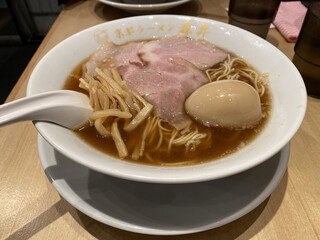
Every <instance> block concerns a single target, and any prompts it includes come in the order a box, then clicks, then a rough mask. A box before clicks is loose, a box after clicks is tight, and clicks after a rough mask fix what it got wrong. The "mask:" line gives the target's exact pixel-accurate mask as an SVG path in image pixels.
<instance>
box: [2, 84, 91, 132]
mask: <svg viewBox="0 0 320 240" xmlns="http://www.w3.org/2000/svg"><path fill="white" fill-rule="evenodd" d="M88 103H89V101H88V97H87V96H85V95H84V94H81V93H77V92H74V91H69V90H59V91H52V92H45V93H40V94H37V95H33V96H31V97H25V98H21V99H18V100H15V101H12V102H9V103H6V104H3V105H1V106H0V127H1V126H5V125H8V124H12V123H16V122H21V121H28V120H41V121H49V122H55V123H58V124H60V125H63V126H66V127H68V128H75V127H77V126H75V125H80V123H77V122H79V121H80V122H82V123H85V122H86V121H87V120H88V118H89V116H90V114H91V112H90V111H92V110H91V107H90V106H89V104H88ZM79 109H80V112H79ZM74 111H75V113H73V112H74ZM81 111H82V112H81ZM83 111H86V112H87V114H86V115H83ZM81 118H82V119H81Z"/></svg>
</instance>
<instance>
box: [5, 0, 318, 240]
mask: <svg viewBox="0 0 320 240" xmlns="http://www.w3.org/2000/svg"><path fill="white" fill-rule="evenodd" d="M227 6H228V1H226V0H210V1H208V0H193V1H191V2H189V3H186V4H184V5H181V6H179V7H176V8H173V9H169V10H167V11H165V12H163V13H166V14H182V15H191V16H199V17H204V18H209V19H214V20H218V21H222V22H227V21H228V16H227V12H226V10H225V8H226V7H227ZM129 16H132V14H131V13H128V12H125V11H123V10H120V9H116V8H112V7H109V6H106V5H104V4H102V3H99V2H98V1H94V0H87V1H84V0H82V1H69V3H68V4H67V6H66V7H65V8H64V9H63V10H62V12H61V14H60V15H59V16H58V18H57V20H56V21H55V23H54V25H53V26H52V28H51V30H50V31H49V33H48V34H47V36H46V37H45V38H44V40H43V41H42V43H41V45H40V47H39V48H38V50H37V52H36V53H35V55H34V56H33V58H32V59H31V61H30V62H29V64H28V66H27V68H26V69H25V71H24V72H23V74H22V76H21V77H20V79H19V81H18V82H17V84H16V86H15V87H14V89H13V90H12V92H11V93H10V95H9V97H8V99H7V102H9V101H12V100H15V99H18V98H21V97H24V96H25V93H26V86H27V84H28V78H29V76H30V74H31V72H32V70H33V68H34V67H35V65H36V64H37V62H38V61H39V60H40V59H41V58H42V57H43V56H44V55H45V54H46V53H47V52H48V51H49V50H50V49H51V48H52V47H54V46H55V45H56V44H58V43H59V42H61V41H62V40H64V39H65V38H67V37H69V36H71V35H72V34H74V33H77V32H79V31H81V30H83V29H85V28H88V27H91V26H93V25H96V24H99V23H103V22H106V21H110V20H114V19H118V18H123V17H129ZM267 41H269V42H270V43H272V44H273V45H274V46H276V47H277V48H279V49H280V50H281V51H282V52H283V53H284V54H285V55H287V56H288V58H290V59H292V57H293V54H294V51H293V47H294V44H292V43H287V42H286V40H285V39H284V38H283V37H282V36H281V34H280V33H279V32H278V31H277V30H276V29H271V30H270V31H269V34H268V37H267ZM279 67H281V66H279ZM284 91H285V89H284ZM292 97H293V98H294V96H292ZM319 121H320V99H316V98H312V97H308V108H307V113H306V117H305V120H304V122H303V124H302V126H301V128H300V130H299V131H298V133H297V134H296V135H295V137H294V138H293V139H292V141H291V153H290V159H289V166H288V169H287V171H286V173H285V175H284V177H283V179H282V180H281V182H280V184H279V185H278V187H277V188H276V189H275V191H274V192H273V193H272V194H271V196H270V197H269V198H268V199H267V200H265V201H264V202H263V203H262V204H260V205H259V206H258V207H257V208H256V209H254V210H253V211H252V212H250V213H249V214H247V215H245V216H243V217H242V218H240V219H238V220H236V221H234V222H232V223H229V224H227V225H225V226H222V227H219V228H216V229H212V230H209V231H205V232H201V233H195V234H190V235H184V236H167V237H161V236H151V235H142V234H136V233H130V232H126V231H123V230H119V229H115V228H113V227H110V226H107V225H104V224H102V223H100V222H97V221H95V220H93V219H91V218H90V217H88V216H86V215H84V214H83V213H81V212H79V211H77V210H76V209H75V208H73V207H72V206H71V205H70V204H69V203H68V202H66V201H65V200H64V199H63V198H61V197H60V195H59V194H58V193H57V192H56V190H55V189H54V187H53V186H51V184H50V182H49V181H48V179H47V177H46V175H45V173H44V172H43V169H42V167H41V164H40V160H39V156H38V150H37V131H36V129H35V128H34V126H33V124H32V123H31V122H24V123H18V124H15V125H11V126H7V127H3V128H0V156H1V157H0V158H1V160H0V239H29V238H32V239H95V238H98V239H139V240H142V239H281V240H283V239H320V187H319V186H320V177H319V173H320V158H319V156H320V127H319Z"/></svg>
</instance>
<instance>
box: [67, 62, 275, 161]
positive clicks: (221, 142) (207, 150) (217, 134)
mask: <svg viewBox="0 0 320 240" xmlns="http://www.w3.org/2000/svg"><path fill="white" fill-rule="evenodd" d="M85 61H86V60H85ZM85 61H83V62H85ZM83 62H82V63H81V64H79V66H77V67H76V68H75V69H74V70H73V72H72V73H71V74H70V76H69V77H68V79H67V81H66V83H65V86H64V88H63V89H67V90H74V91H79V92H82V93H86V91H84V90H83V89H81V88H79V87H78V85H79V81H78V79H79V77H81V76H82V64H83ZM261 104H262V112H263V115H264V116H265V117H263V118H262V119H261V120H260V122H259V123H258V124H257V125H256V126H255V127H254V128H252V129H244V130H230V129H226V128H215V127H212V128H207V127H205V126H203V125H202V124H200V123H197V122H194V124H196V125H197V127H198V129H199V130H200V131H201V130H203V131H208V130H209V131H210V132H211V135H212V138H211V139H212V140H211V142H210V143H209V144H200V145H198V146H197V149H196V150H195V151H186V149H185V147H184V146H175V147H174V148H172V150H171V152H170V154H168V152H167V151H152V149H153V148H154V146H146V149H145V151H146V152H148V153H150V155H152V156H151V157H152V160H150V158H147V157H146V156H143V157H141V158H139V160H133V159H131V158H126V159H124V160H127V161H133V162H136V163H143V164H151V165H171V164H172V165H175V164H176V163H179V162H184V163H185V162H186V161H189V162H190V164H198V163H203V162H207V161H212V160H215V159H219V158H221V157H224V156H226V155H229V154H231V153H234V152H235V151H237V150H238V149H240V148H242V147H243V146H245V145H247V144H248V143H249V142H251V141H252V140H253V139H254V138H255V137H256V136H257V135H258V134H259V133H260V132H261V131H262V130H263V128H264V126H265V125H266V122H267V121H268V119H269V112H270V110H271V96H270V92H269V90H268V89H266V92H265V94H264V95H263V97H262V98H261ZM141 125H144V124H141ZM142 129H143V127H138V128H137V129H136V130H134V131H132V132H130V133H127V132H125V131H121V136H122V137H123V139H124V141H125V143H126V145H127V148H128V151H129V152H130V151H132V149H133V148H134V146H135V145H136V144H137V137H136V136H139V135H141V134H142V131H143V130H142ZM75 133H76V134H77V135H78V136H79V137H80V138H82V139H83V140H84V141H86V142H87V143H88V144H90V145H91V146H93V147H95V148H96V149H98V150H100V151H102V152H104V153H106V154H108V155H111V156H113V157H116V158H118V152H117V149H116V147H115V144H114V142H113V140H112V138H106V137H103V136H101V135H100V134H99V133H98V132H97V131H96V129H95V128H94V127H90V126H89V124H88V125H86V126H83V127H82V128H80V129H78V130H76V131H75Z"/></svg>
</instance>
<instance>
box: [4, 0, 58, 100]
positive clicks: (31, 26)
mask: <svg viewBox="0 0 320 240" xmlns="http://www.w3.org/2000/svg"><path fill="white" fill-rule="evenodd" d="M63 7H64V5H63V4H59V2H58V0H0V104H2V103H3V102H4V101H5V100H6V98H7V96H8V94H9V93H10V91H11V90H12V88H13V87H14V85H15V83H16V82H17V80H18V79H19V77H20V76H21V74H22V72H23V70H24V69H25V68H26V66H27V64H28V62H29V61H30V59H31V57H32V56H33V54H34V53H35V51H36V50H37V48H38V46H39V45H40V43H41V41H42V39H43V38H44V37H45V35H46V34H47V32H48V31H49V29H50V27H51V26H52V24H53V22H54V21H55V19H56V18H57V16H58V14H59V13H60V11H61V10H62V9H63Z"/></svg>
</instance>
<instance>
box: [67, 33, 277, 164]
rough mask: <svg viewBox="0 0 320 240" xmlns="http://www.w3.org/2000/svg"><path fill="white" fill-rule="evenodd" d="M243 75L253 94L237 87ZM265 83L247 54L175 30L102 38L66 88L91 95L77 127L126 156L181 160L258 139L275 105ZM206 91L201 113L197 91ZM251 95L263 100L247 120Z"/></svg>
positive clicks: (222, 152)
mask: <svg viewBox="0 0 320 240" xmlns="http://www.w3.org/2000/svg"><path fill="white" fill-rule="evenodd" d="M225 80H227V81H228V84H220V83H219V82H221V81H225ZM239 81H241V82H243V83H242V84H240V85H241V86H242V85H243V87H244V89H249V88H250V89H249V91H251V92H252V91H253V92H252V94H253V96H254V97H253V98H248V97H247V96H246V95H247V92H246V91H244V92H243V93H242V92H241V91H240V90H239V87H238V85H239ZM218 83H219V84H218ZM226 83H227V82H226ZM244 83H245V84H244ZM267 84H268V74H260V73H258V72H257V71H256V70H255V69H254V68H253V67H251V66H250V65H249V64H248V63H247V62H246V61H245V60H243V59H242V58H239V57H237V56H235V55H234V54H232V53H228V52H226V51H224V50H223V49H221V48H217V47H216V46H215V45H213V44H211V43H209V42H207V41H205V40H195V39H191V38H188V37H185V36H174V37H166V38H161V39H156V40H145V41H139V42H129V43H127V44H123V45H116V44H113V43H106V44H103V45H101V46H100V48H99V49H98V50H97V51H96V52H94V53H93V54H92V55H91V56H89V57H88V58H87V59H85V60H84V61H83V62H82V63H81V64H79V66H78V67H76V68H75V69H74V71H73V72H72V73H71V74H70V76H69V77H68V79H67V82H66V84H65V87H64V89H70V90H75V91H80V92H83V93H86V94H88V95H89V97H90V103H91V105H92V107H93V108H94V113H93V115H92V117H91V119H90V121H89V122H88V124H87V125H85V126H83V127H82V128H80V129H78V130H76V131H75V132H76V134H77V135H79V136H80V137H81V138H83V139H84V140H85V141H86V142H88V143H89V144H91V145H92V146H94V147H96V148H97V149H99V150H101V151H103V152H105V153H106V154H108V155H111V156H114V157H119V158H121V159H124V160H128V161H134V162H137V163H144V164H153V165H163V166H178V165H186V164H197V163H203V162H206V161H211V160H214V159H218V158H221V157H223V156H226V155H228V154H231V153H233V152H235V151H237V150H238V149H240V148H242V147H243V146H245V145H246V144H248V143H249V142H250V141H252V140H253V139H254V138H255V137H256V136H257V135H258V134H259V133H260V132H261V131H262V129H263V127H264V125H265V124H266V122H267V120H268V117H269V112H270V110H271V97H270V93H269V90H268V86H267ZM207 85H208V88H207ZM209 86H210V88H209ZM221 86H224V89H222V87H221ZM230 86H231V87H230ZM200 87H201V88H205V89H204V90H203V89H200ZM206 88H207V89H206ZM212 88H214V91H215V92H216V93H215V94H212V91H213V90H212ZM197 90H198V91H202V92H197ZM206 91H209V92H208V93H206ZM203 94H205V96H204V99H205V100H201V102H206V104H205V105H204V104H202V108H203V109H204V110H203V109H202V110H201V114H199V109H200V107H201V106H200V105H201V104H199V99H198V96H197V95H203ZM190 95H191V96H190ZM255 95H256V96H257V97H255ZM189 97H190V99H188V98H189ZM202 97H203V96H202ZM248 99H255V101H257V102H255V103H254V105H255V106H258V108H257V111H256V112H258V114H255V115H254V118H251V120H250V121H249V122H248V120H247V116H250V114H251V113H250V112H251V110H250V106H251V105H250V104H251V102H248ZM186 100H187V104H186V106H187V110H188V111H186V108H185V103H186ZM242 100H243V101H242ZM188 101H189V102H191V104H190V103H188ZM250 101H251V100H250ZM239 103H240V106H239ZM234 104H238V105H234ZM242 106H243V107H242ZM206 108H208V113H207V111H206ZM216 109H218V110H219V111H218V110H217V111H216ZM248 109H249V110H248ZM246 111H247V112H246ZM187 112H188V113H187ZM189 114H190V115H189ZM212 115H217V116H212ZM222 115H223V118H221V116H222ZM251 115H252V114H251ZM207 119H213V120H214V122H213V123H211V124H210V121H209V122H208V120H207ZM215 119H218V121H216V120H215ZM221 119H222V120H221ZM224 119H225V120H224ZM234 119H237V120H236V121H235V120H234ZM238 119H239V120H238ZM252 119H254V120H252ZM224 122H228V124H223V123H224ZM239 122H241V124H239Z"/></svg>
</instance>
